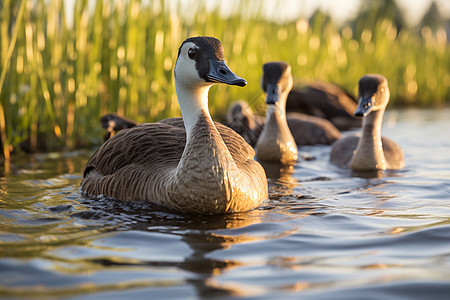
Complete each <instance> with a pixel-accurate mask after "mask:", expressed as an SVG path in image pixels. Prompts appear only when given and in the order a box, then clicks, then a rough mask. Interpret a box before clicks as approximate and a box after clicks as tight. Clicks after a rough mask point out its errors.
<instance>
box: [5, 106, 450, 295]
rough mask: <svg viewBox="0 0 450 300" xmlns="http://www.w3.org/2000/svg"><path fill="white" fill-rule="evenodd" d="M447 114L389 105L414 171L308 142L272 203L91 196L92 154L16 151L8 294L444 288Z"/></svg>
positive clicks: (449, 288) (389, 117)
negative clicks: (194, 207) (168, 204)
mask: <svg viewBox="0 0 450 300" xmlns="http://www.w3.org/2000/svg"><path fill="white" fill-rule="evenodd" d="M449 115H450V109H441V110H404V111H392V112H388V113H387V114H386V116H385V122H384V128H383V133H384V135H386V136H388V137H390V138H392V139H394V140H395V141H397V142H398V143H399V144H400V145H401V146H402V147H403V150H404V152H405V160H406V167H405V169H404V170H401V171H396V172H382V173H380V174H371V176H372V177H370V176H360V174H353V173H352V172H350V171H347V170H342V169H339V168H337V167H334V166H331V165H330V164H329V163H328V161H327V159H328V155H329V152H330V147H303V148H302V149H301V153H302V156H303V157H307V158H309V160H302V161H301V162H299V163H298V164H297V165H296V166H295V168H294V169H293V171H292V172H291V173H292V174H291V175H290V174H289V172H287V173H286V174H284V176H282V177H281V178H280V179H278V180H276V179H271V180H270V181H269V183H270V187H269V188H270V195H271V196H270V199H271V200H270V201H269V202H267V203H265V204H264V205H263V206H261V207H260V208H259V209H257V210H254V211H251V212H247V213H239V214H233V215H225V216H212V217H211V216H210V217H198V216H183V215H177V214H174V213H171V212H169V211H161V210H159V211H158V210H156V209H155V208H153V207H152V206H151V205H143V204H136V205H124V204H121V203H117V202H111V201H93V200H89V199H85V198H83V197H82V196H81V195H80V193H79V190H78V187H79V184H80V181H81V175H80V174H81V170H82V168H83V164H84V163H85V162H86V161H87V159H88V157H89V154H90V153H88V152H73V153H59V154H47V155H35V156H32V157H27V158H24V159H16V161H15V165H14V168H13V174H12V175H9V176H7V177H0V208H1V209H0V296H1V298H5V299H18V298H20V299H61V298H64V299H127V298H131V297H132V298H133V299H198V298H213V299H227V298H251V299H299V298H302V299H431V298H432V299H448V297H449V296H448V295H449V294H450V136H449V134H448V133H449V132H450V122H449V121H448V116H449ZM373 175H375V177H374V176H373ZM376 175H378V177H377V176H376Z"/></svg>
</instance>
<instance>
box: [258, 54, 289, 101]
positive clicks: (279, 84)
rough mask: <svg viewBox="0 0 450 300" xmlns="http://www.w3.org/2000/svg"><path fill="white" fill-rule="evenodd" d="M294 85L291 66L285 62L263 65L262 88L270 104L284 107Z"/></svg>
mask: <svg viewBox="0 0 450 300" xmlns="http://www.w3.org/2000/svg"><path fill="white" fill-rule="evenodd" d="M292 86H293V79H292V74H291V66H290V65H289V64H287V63H285V62H270V63H266V64H264V66H263V77H262V78H261V88H262V89H263V91H264V92H265V93H266V103H267V104H268V105H279V106H281V107H283V108H284V106H285V105H286V99H287V95H288V94H289V92H290V91H291V89H292Z"/></svg>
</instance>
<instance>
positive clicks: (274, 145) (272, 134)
mask: <svg viewBox="0 0 450 300" xmlns="http://www.w3.org/2000/svg"><path fill="white" fill-rule="evenodd" d="M292 85H293V80H292V76H291V66H290V65H289V64H287V63H285V62H270V63H266V64H264V65H263V77H262V79H261V88H262V89H263V91H264V92H265V93H266V104H267V111H266V121H265V123H264V127H263V129H262V131H261V135H260V136H259V138H258V142H257V143H256V158H257V159H258V160H260V161H269V162H270V161H279V162H281V163H287V164H289V163H292V162H295V161H297V158H298V150H297V144H296V143H295V140H294V137H293V136H292V134H291V131H290V130H289V127H288V124H287V120H286V112H285V109H286V99H287V95H288V93H289V91H290V90H291V88H292Z"/></svg>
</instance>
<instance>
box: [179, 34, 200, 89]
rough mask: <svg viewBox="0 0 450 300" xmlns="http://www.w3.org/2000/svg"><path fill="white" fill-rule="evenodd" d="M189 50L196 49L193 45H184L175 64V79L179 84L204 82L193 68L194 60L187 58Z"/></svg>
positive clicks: (194, 67)
mask: <svg viewBox="0 0 450 300" xmlns="http://www.w3.org/2000/svg"><path fill="white" fill-rule="evenodd" d="M191 48H195V49H198V47H197V46H196V45H195V44H194V43H191V42H189V43H185V44H184V45H183V47H182V48H181V51H180V56H179V57H178V60H177V63H176V65H175V77H176V78H177V80H179V81H180V82H185V83H190V84H193V83H196V82H204V80H203V79H202V78H201V77H200V76H199V75H198V72H197V68H196V66H195V60H193V59H190V58H189V57H188V51H189V49H191Z"/></svg>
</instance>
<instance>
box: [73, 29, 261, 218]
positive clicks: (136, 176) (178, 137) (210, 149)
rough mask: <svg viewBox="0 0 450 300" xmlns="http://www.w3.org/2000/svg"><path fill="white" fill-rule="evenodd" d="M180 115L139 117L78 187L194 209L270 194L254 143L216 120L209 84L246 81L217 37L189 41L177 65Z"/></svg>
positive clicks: (94, 161)
mask: <svg viewBox="0 0 450 300" xmlns="http://www.w3.org/2000/svg"><path fill="white" fill-rule="evenodd" d="M174 74H175V88H176V93H177V97H178V103H179V105H180V109H181V114H182V118H171V119H165V120H162V121H160V122H157V123H146V124H140V125H137V126H135V127H133V128H130V129H127V130H123V131H121V132H119V133H118V134H116V135H115V136H113V137H112V138H110V139H109V140H107V141H106V142H105V143H104V144H103V145H102V146H101V147H100V148H99V149H98V150H97V152H95V153H94V154H93V156H92V157H91V159H90V160H89V162H88V163H87V165H86V168H85V170H84V174H83V180H82V183H81V191H82V192H83V193H85V194H87V195H91V196H100V195H103V196H106V197H110V198H115V199H118V200H122V201H139V200H145V201H151V202H153V203H156V204H158V205H162V206H165V207H168V208H171V209H175V210H178V211H182V212H188V213H194V214H217V213H231V212H238V211H247V210H250V209H253V208H255V207H257V206H258V205H259V204H260V203H261V202H262V201H263V200H265V199H267V197H268V189H267V178H266V175H265V173H264V169H263V168H262V166H261V165H260V164H259V163H258V162H256V161H255V160H254V159H253V157H254V154H255V152H254V150H253V148H252V147H250V146H249V145H248V144H247V143H246V142H245V141H244V139H243V138H242V137H241V136H240V135H238V134H237V133H236V132H234V131H233V130H232V129H230V128H228V127H226V126H224V125H221V124H219V123H215V122H213V120H212V118H211V116H210V113H209V109H208V91H209V88H210V87H211V86H212V85H213V84H215V83H225V84H229V85H237V86H245V85H246V81H245V80H244V79H242V78H240V77H238V76H237V75H235V74H234V73H233V72H232V71H231V70H230V69H229V68H228V66H227V65H226V64H225V62H224V54H223V48H222V44H221V43H220V41H219V40H217V39H215V38H212V37H193V38H188V39H187V40H185V41H184V42H183V43H182V44H181V46H180V48H179V50H178V58H177V62H176V64H175V69H174Z"/></svg>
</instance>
